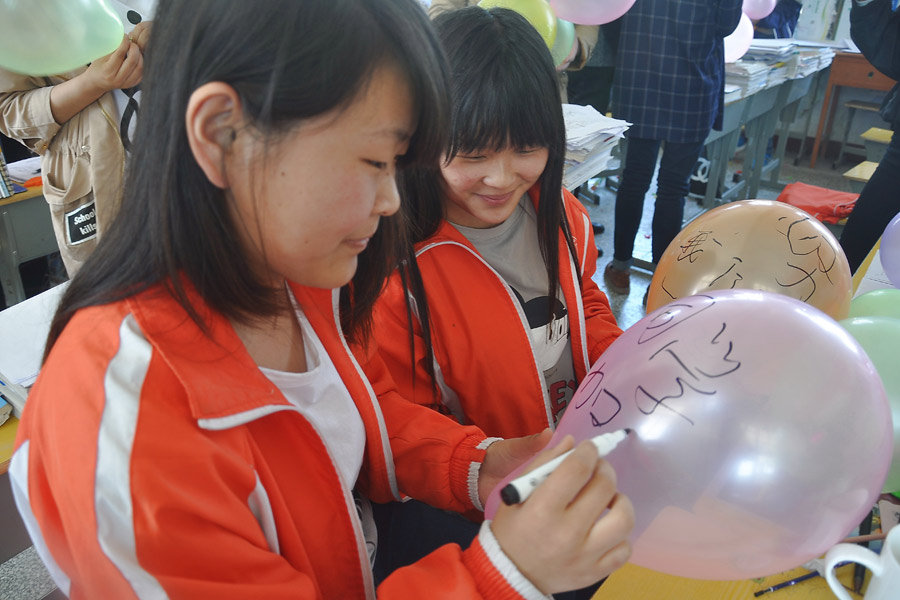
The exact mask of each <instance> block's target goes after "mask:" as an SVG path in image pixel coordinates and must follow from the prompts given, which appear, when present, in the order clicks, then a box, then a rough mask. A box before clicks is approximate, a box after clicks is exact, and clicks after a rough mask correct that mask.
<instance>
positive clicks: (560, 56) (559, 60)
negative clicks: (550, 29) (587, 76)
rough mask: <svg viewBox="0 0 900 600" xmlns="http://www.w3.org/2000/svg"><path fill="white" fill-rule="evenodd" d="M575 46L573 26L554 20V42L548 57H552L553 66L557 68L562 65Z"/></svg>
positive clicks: (563, 21) (564, 21)
mask: <svg viewBox="0 0 900 600" xmlns="http://www.w3.org/2000/svg"><path fill="white" fill-rule="evenodd" d="M574 46H575V25H573V24H572V23H570V22H569V21H566V20H563V19H559V18H557V19H556V41H554V42H553V47H552V48H550V55H551V56H552V57H553V64H554V65H556V66H557V67H558V66H559V65H561V64H563V61H565V60H566V59H567V58H569V54H571V53H572V48H573V47H574Z"/></svg>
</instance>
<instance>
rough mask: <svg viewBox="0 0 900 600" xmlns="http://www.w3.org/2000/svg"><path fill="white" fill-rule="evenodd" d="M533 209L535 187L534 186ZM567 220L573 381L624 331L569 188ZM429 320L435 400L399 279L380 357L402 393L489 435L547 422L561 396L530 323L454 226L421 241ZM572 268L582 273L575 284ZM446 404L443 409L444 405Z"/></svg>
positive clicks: (381, 310) (381, 324) (379, 319)
mask: <svg viewBox="0 0 900 600" xmlns="http://www.w3.org/2000/svg"><path fill="white" fill-rule="evenodd" d="M529 193H530V194H531V198H532V200H533V201H534V203H535V206H537V199H538V186H537V185H536V186H534V187H533V188H532V189H531V190H530V192H529ZM563 204H564V206H565V216H566V218H567V219H568V223H569V228H570V230H571V233H572V237H573V240H574V242H575V250H576V256H577V259H578V264H577V265H575V264H574V263H573V261H572V259H571V258H570V254H569V252H568V250H567V247H566V244H565V240H564V239H563V236H562V233H560V238H559V240H560V241H559V248H560V252H559V254H560V258H559V278H560V285H561V287H562V291H563V294H564V296H565V301H566V306H567V310H568V314H569V331H570V341H571V347H572V361H573V364H574V367H575V378H576V380H577V381H582V380H583V379H584V377H585V375H586V374H587V372H588V369H589V368H590V365H591V364H593V362H594V361H596V360H597V358H598V357H599V356H600V354H602V353H603V351H604V350H606V348H607V347H608V346H609V345H610V344H611V343H612V342H613V340H615V339H616V338H617V337H618V336H619V335H620V334H621V333H622V330H621V329H619V327H618V325H617V324H616V320H615V317H614V316H613V314H612V311H611V310H610V306H609V300H608V299H607V298H606V294H604V293H603V292H601V291H600V289H599V288H598V287H597V284H596V283H594V281H593V279H592V277H593V275H594V272H595V270H596V267H597V247H596V246H595V243H594V232H593V229H592V227H591V221H590V218H589V217H588V214H587V211H586V210H585V208H584V207H583V206H582V205H581V203H580V202H579V201H578V200H576V199H575V197H574V196H572V194H570V193H569V192H567V191H565V190H563ZM416 256H417V258H418V264H419V269H420V270H421V272H422V278H423V280H424V284H425V293H426V298H427V300H428V310H429V315H430V318H431V322H432V329H431V339H432V345H433V348H434V357H435V364H434V372H435V374H436V377H435V379H436V382H437V390H438V394H439V398H438V399H435V397H434V395H433V393H432V387H431V379H430V377H429V376H428V374H427V371H426V370H425V349H424V344H423V343H422V338H421V326H420V325H419V322H418V321H414V323H413V328H414V334H415V335H414V348H415V369H414V370H413V369H412V368H411V358H410V342H409V340H410V336H409V327H408V321H407V315H406V298H405V297H404V293H403V288H402V286H401V284H400V278H399V276H398V275H396V274H395V275H394V276H393V277H392V278H391V280H390V281H389V283H388V287H387V289H386V291H385V293H384V294H383V295H382V298H381V299H380V300H379V303H378V305H377V307H376V312H375V339H376V341H377V343H378V349H379V353H380V354H381V355H382V357H383V359H384V362H385V363H386V364H387V366H388V369H389V370H390V371H391V373H392V374H393V377H394V380H395V381H396V384H397V387H398V390H399V391H400V393H401V395H403V396H404V397H406V398H408V399H410V400H412V401H414V402H416V403H418V404H422V405H425V406H431V407H432V408H439V409H441V410H443V411H444V412H447V411H449V412H450V413H451V414H454V415H456V416H457V417H458V418H460V419H461V420H462V421H463V422H464V423H470V424H475V425H477V426H478V427H479V428H481V429H482V430H484V431H485V433H487V434H488V435H490V436H499V437H505V438H509V437H519V436H524V435H531V434H534V433H538V432H540V431H541V430H543V429H544V428H545V427H547V426H548V425H550V424H551V422H552V414H553V413H554V412H555V409H556V408H557V407H555V406H554V405H553V403H554V401H555V399H554V398H551V397H550V395H549V394H548V392H547V384H546V382H545V380H544V375H543V373H542V372H541V370H540V368H539V367H538V365H537V361H536V360H535V358H534V353H533V351H532V346H531V341H530V327H529V325H528V321H527V319H526V318H525V315H524V313H523V312H522V308H521V307H520V305H519V302H518V301H517V300H516V298H515V296H514V294H513V292H512V289H511V288H510V287H509V286H508V285H507V284H506V283H505V282H504V281H503V279H502V278H501V277H500V275H499V274H497V272H496V271H494V269H492V268H491V267H490V266H489V265H488V264H487V262H486V261H485V260H484V259H483V258H482V257H481V255H479V254H478V251H477V250H476V249H475V248H474V246H472V244H471V243H469V241H468V240H467V239H466V238H465V237H464V236H463V235H462V234H461V233H459V231H457V230H456V228H454V227H453V226H452V225H451V224H450V223H448V222H446V221H444V222H443V223H442V224H441V226H440V228H439V229H438V231H437V232H436V233H435V234H434V235H433V236H432V237H431V238H429V239H427V240H425V241H423V242H422V243H420V244H419V245H418V246H417V247H416ZM576 267H577V268H578V269H579V270H580V271H581V273H582V277H581V287H579V286H578V278H577V275H576V271H575V269H576ZM441 404H442V405H443V406H440V405H441Z"/></svg>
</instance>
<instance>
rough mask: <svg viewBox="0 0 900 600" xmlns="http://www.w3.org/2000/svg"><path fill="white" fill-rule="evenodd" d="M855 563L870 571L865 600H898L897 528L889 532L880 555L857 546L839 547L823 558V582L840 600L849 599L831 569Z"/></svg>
mask: <svg viewBox="0 0 900 600" xmlns="http://www.w3.org/2000/svg"><path fill="white" fill-rule="evenodd" d="M845 561H849V562H855V563H859V564H861V565H864V566H866V567H868V569H869V570H870V571H872V579H871V580H870V581H869V587H868V588H867V589H866V595H865V596H864V599H865V600H897V599H898V598H900V526H895V527H894V528H893V529H891V531H890V532H889V533H888V536H887V538H885V540H884V546H883V547H882V549H881V555H880V556H879V555H878V554H875V553H874V552H872V551H871V550H868V549H866V548H863V547H862V546H858V545H856V544H838V545H836V546H834V547H833V548H832V549H831V550H829V551H828V553H827V554H826V555H825V579H826V580H827V581H828V585H829V586H831V591H832V592H834V593H835V594H836V595H837V597H838V598H840V599H841V600H851V598H850V594H848V593H847V590H846V589H844V586H843V585H841V582H840V581H838V578H837V576H836V575H835V574H834V567H835V565H837V564H838V563H841V562H845Z"/></svg>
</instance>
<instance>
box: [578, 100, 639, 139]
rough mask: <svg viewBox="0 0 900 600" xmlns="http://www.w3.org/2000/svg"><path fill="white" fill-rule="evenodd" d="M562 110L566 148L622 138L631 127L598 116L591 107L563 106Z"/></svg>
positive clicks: (619, 121)
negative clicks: (564, 122) (611, 138)
mask: <svg viewBox="0 0 900 600" xmlns="http://www.w3.org/2000/svg"><path fill="white" fill-rule="evenodd" d="M562 108H563V118H564V119H565V121H566V146H567V147H569V148H578V147H591V146H592V145H594V144H595V143H596V142H600V141H603V140H606V139H608V138H610V137H613V138H618V137H622V134H624V133H625V130H626V129H628V128H629V127H630V126H631V123H629V122H628V121H622V120H621V119H613V118H611V117H607V116H606V115H602V114H600V113H599V112H597V110H596V109H595V108H594V107H593V106H581V105H579V104H563V105H562Z"/></svg>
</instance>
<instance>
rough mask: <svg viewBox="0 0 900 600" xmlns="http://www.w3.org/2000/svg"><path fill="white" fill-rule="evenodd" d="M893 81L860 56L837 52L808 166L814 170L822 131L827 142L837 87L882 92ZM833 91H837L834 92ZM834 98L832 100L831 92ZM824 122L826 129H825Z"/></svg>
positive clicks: (832, 119)
mask: <svg viewBox="0 0 900 600" xmlns="http://www.w3.org/2000/svg"><path fill="white" fill-rule="evenodd" d="M895 83H896V82H895V81H894V80H893V79H891V78H890V77H887V76H886V75H882V74H881V72H879V71H878V70H876V69H875V67H873V66H872V65H871V63H869V61H868V60H866V57H865V56H863V55H862V54H855V53H851V52H838V53H837V54H835V56H834V61H833V62H832V63H831V75H829V77H828V85H827V86H826V88H825V99H824V101H823V102H822V114H821V116H820V117H819V127H818V129H816V139H815V142H814V143H813V149H812V156H811V157H810V159H809V167H810V168H811V169H814V168H815V166H816V159H817V158H818V156H819V146H820V145H821V143H822V138H823V131H824V138H825V140H826V141H827V140H828V138H829V136H830V134H831V125H832V122H833V121H834V113H835V105H836V104H837V101H838V97H839V96H840V88H841V87H855V88H862V89H866V90H878V91H882V92H886V91H888V90H890V89H891V88H892V87H894V84H895ZM835 88H837V89H836V90H835ZM833 92H834V97H833V98H832V93H833ZM826 121H827V123H828V124H827V126H826Z"/></svg>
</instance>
